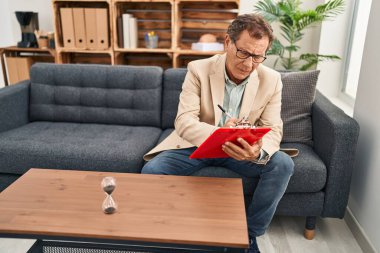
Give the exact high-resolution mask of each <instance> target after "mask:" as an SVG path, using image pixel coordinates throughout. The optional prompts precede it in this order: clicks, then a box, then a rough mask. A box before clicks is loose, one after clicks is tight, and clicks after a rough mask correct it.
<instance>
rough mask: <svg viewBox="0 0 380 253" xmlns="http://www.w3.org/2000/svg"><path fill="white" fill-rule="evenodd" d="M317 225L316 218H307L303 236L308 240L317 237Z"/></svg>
mask: <svg viewBox="0 0 380 253" xmlns="http://www.w3.org/2000/svg"><path fill="white" fill-rule="evenodd" d="M316 223H317V217H316V216H306V224H305V231H304V232H303V235H304V236H305V238H306V239H308V240H313V239H314V236H315V224H316Z"/></svg>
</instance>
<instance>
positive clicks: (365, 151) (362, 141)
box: [349, 1, 380, 252]
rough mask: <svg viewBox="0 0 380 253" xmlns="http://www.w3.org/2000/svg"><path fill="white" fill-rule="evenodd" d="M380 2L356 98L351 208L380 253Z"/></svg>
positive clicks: (373, 13)
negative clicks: (357, 131)
mask: <svg viewBox="0 0 380 253" xmlns="http://www.w3.org/2000/svg"><path fill="white" fill-rule="evenodd" d="M379 24H380V1H372V7H371V14H370V17H369V23H368V29H367V35H366V41H365V46H364V53H363V59H362V65H361V71H360V77H359V86H358V90H357V95H356V101H355V108H354V118H355V119H356V120H357V121H358V122H359V124H360V128H361V129H360V137H359V146H358V154H357V162H356V166H355V170H354V173H353V178H352V187H351V194H350V201H349V208H350V209H351V211H352V213H353V214H354V216H355V218H356V219H357V220H358V222H359V223H360V225H361V227H362V228H363V230H364V231H365V233H366V235H367V236H368V238H369V239H370V241H371V242H372V243H373V244H374V247H375V248H376V250H377V251H378V252H380V216H379V213H380V194H379V193H380V183H379V181H380V169H379V168H380V112H379V108H380V99H379V96H380V84H379V71H380V62H379V59H380V51H379V45H380V34H379Z"/></svg>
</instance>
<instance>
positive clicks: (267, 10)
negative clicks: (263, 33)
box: [255, 0, 280, 23]
mask: <svg viewBox="0 0 380 253" xmlns="http://www.w3.org/2000/svg"><path fill="white" fill-rule="evenodd" d="M255 11H256V12H258V13H259V14H261V15H263V17H264V18H265V19H266V20H267V21H268V22H270V23H272V22H274V21H277V20H278V18H279V17H280V10H279V9H278V6H277V5H276V4H275V3H274V2H273V1H272V0H261V1H259V2H258V3H257V4H256V6H255Z"/></svg>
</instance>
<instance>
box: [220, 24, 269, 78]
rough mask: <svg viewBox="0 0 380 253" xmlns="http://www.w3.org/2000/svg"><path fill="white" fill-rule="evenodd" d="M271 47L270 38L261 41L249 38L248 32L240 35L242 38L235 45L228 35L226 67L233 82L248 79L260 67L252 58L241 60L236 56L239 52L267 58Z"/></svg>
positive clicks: (245, 31) (226, 40) (226, 41)
mask: <svg viewBox="0 0 380 253" xmlns="http://www.w3.org/2000/svg"><path fill="white" fill-rule="evenodd" d="M268 45H269V38H268V37H267V36H264V37H263V38H261V39H255V38H252V37H251V36H249V33H248V31H247V30H244V31H243V32H242V33H241V34H240V38H239V39H238V40H237V41H236V42H235V43H233V41H232V40H231V39H230V37H229V36H228V35H226V39H225V47H226V51H227V60H226V67H227V73H228V75H229V77H230V78H231V80H232V81H234V82H236V83H239V82H240V81H243V80H244V79H246V78H247V77H248V76H249V75H250V74H251V73H252V72H253V71H254V70H255V69H256V68H257V67H258V66H259V65H260V63H255V62H253V61H252V57H248V58H247V59H240V58H238V57H237V56H236V52H237V51H238V50H240V51H245V52H248V53H250V54H255V55H261V56H265V52H266V50H267V48H268Z"/></svg>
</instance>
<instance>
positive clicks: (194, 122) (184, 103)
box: [174, 62, 217, 147]
mask: <svg viewBox="0 0 380 253" xmlns="http://www.w3.org/2000/svg"><path fill="white" fill-rule="evenodd" d="M196 69H197V68H196V65H195V64H194V63H192V62H190V63H189V64H188V71H187V75H186V77H185V80H184V83H183V86H182V92H181V94H180V98H179V105H178V113H177V117H176V119H175V122H174V126H175V130H176V131H177V133H178V135H179V136H180V137H182V138H183V139H185V140H186V141H188V142H190V143H191V144H193V145H194V146H197V147H198V146H199V145H200V144H202V143H203V142H204V141H205V140H206V139H207V138H208V137H209V136H210V135H211V133H212V132H214V131H215V129H217V127H216V126H214V125H211V124H208V123H206V122H201V121H200V111H201V105H200V103H201V81H200V78H199V75H198V74H197V73H196Z"/></svg>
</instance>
